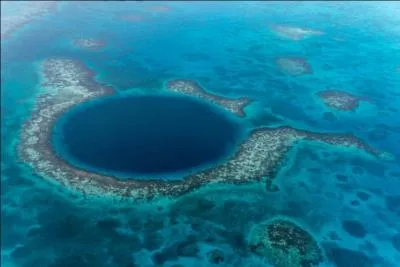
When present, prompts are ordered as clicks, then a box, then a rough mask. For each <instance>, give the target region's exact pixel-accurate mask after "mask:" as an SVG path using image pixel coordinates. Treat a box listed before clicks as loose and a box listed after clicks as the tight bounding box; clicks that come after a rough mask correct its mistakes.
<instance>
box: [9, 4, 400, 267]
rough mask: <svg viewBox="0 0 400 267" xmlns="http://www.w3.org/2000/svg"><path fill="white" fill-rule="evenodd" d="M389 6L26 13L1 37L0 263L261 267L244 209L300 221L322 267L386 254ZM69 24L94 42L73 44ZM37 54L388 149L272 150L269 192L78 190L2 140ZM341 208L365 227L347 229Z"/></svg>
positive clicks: (29, 98) (393, 123)
mask: <svg viewBox="0 0 400 267" xmlns="http://www.w3.org/2000/svg"><path fill="white" fill-rule="evenodd" d="M10 10H13V9H10ZM399 11H400V8H399V4H398V3H395V2H392V3H389V2H382V3H379V2H352V3H344V2H326V3H322V2H291V3H289V2H287V3H284V2H282V3H280V2H249V3H245V2H196V3H186V2H143V1H137V2H136V1H135V2H131V1H123V2H112V3H107V2H101V3H100V2H96V3H91V2H70V3H66V2H64V3H62V4H60V5H59V6H58V9H57V11H54V13H52V14H50V15H47V16H43V17H42V18H40V19H37V20H34V21H32V23H31V24H29V25H27V27H25V28H23V29H20V30H19V31H17V32H15V36H14V38H11V39H10V40H7V41H2V43H1V48H2V51H1V89H2V90H1V136H2V140H1V141H2V146H1V193H2V194H1V205H2V216H1V223H2V228H1V231H2V232H1V239H2V250H1V253H2V266H24V267H25V266H26V267H28V266H52V267H55V266H124V267H127V266H157V264H159V266H173V265H174V264H181V265H182V266H268V265H267V263H266V261H265V260H264V259H262V258H259V257H257V256H256V255H254V254H252V253H250V252H249V249H248V247H247V246H246V240H247V238H248V234H249V233H250V230H251V228H252V227H253V226H254V224H256V223H259V222H262V221H264V220H267V219H270V218H272V217H274V216H278V215H279V216H287V217H289V218H292V219H294V220H296V221H297V222H298V223H299V224H301V225H303V226H304V227H305V228H306V229H308V230H309V231H310V232H312V234H313V235H314V236H315V237H316V238H317V240H318V242H319V243H320V244H321V247H322V248H323V251H324V253H325V254H326V258H327V259H326V261H325V262H324V263H322V264H321V266H339V267H347V266H348V267H351V266H399V264H398V263H399V262H400V251H399V250H400V248H398V247H397V250H396V244H397V246H400V244H399V243H400V241H396V240H398V239H400V237H398V235H399V232H400V223H399V221H400V161H399V158H400V108H399V107H400V72H399V69H398V68H399V67H400V19H399V18H400V16H398V14H399ZM13 12H14V11H13ZM124 16H125V17H126V16H131V17H132V16H136V17H135V18H136V19H135V20H136V21H127V20H126V19H124ZM275 24H279V25H289V26H295V27H307V28H312V29H315V30H318V31H322V32H323V33H324V34H323V35H318V36H313V37H310V38H307V39H304V40H299V41H292V40H289V39H285V38H282V37H281V36H278V35H276V34H275V33H273V32H272V31H271V27H272V26H273V25H275ZM76 38H95V39H101V40H103V41H105V43H106V46H105V48H104V49H103V50H99V51H86V50H81V49H78V48H77V47H75V46H74V45H73V40H74V39H76ZM279 56H299V57H303V58H305V59H307V60H308V62H309V63H310V65H311V66H312V69H313V74H310V75H303V76H298V77H292V76H288V75H285V74H284V73H282V72H281V71H280V70H279V69H278V68H277V66H276V65H275V63H274V59H275V58H276V57H279ZM52 57H66V58H74V59H78V60H81V61H82V62H83V63H84V64H86V65H87V66H89V68H90V69H91V70H92V71H93V72H94V73H95V74H96V79H97V80H98V81H99V82H102V83H106V84H110V85H112V86H113V87H114V88H115V89H116V90H117V91H118V92H119V93H130V92H132V93H136V92H140V93H146V92H151V93H157V92H159V91H161V90H162V86H163V83H164V82H165V80H167V79H173V78H184V79H193V80H196V81H198V82H199V83H200V84H201V85H202V86H204V87H205V88H206V89H207V90H209V91H211V92H215V93H217V94H221V95H226V96H230V97H236V96H247V97H250V98H252V99H255V100H256V103H254V104H253V105H252V106H251V107H249V119H248V120H249V121H250V122H249V123H248V124H249V125H248V127H260V126H273V125H289V126H292V127H297V128H301V129H307V130H312V131H318V132H338V133H339V132H340V133H352V134H354V135H356V136H357V137H360V138H361V139H363V140H364V141H366V142H367V143H368V144H370V145H371V146H373V147H375V148H377V149H381V150H384V151H388V152H390V153H392V154H394V155H395V157H396V159H395V160H393V161H386V160H380V159H376V158H373V157H371V156H368V155H365V153H361V152H359V151H356V150H354V149H345V148H340V147H332V146H327V145H322V144H318V143H309V142H304V143H300V144H299V145H298V146H296V147H295V148H294V149H292V150H291V151H290V152H289V153H288V155H287V157H286V159H285V161H284V162H283V165H282V168H281V170H280V171H279V173H278V177H277V179H276V181H277V185H278V186H279V188H280V191H279V192H276V193H268V192H266V190H265V185H263V184H254V185H248V186H227V185H221V186H218V187H206V188H203V189H201V190H198V191H196V192H194V193H192V194H189V195H186V196H184V197H181V198H179V199H177V200H174V201H171V200H164V199H162V200H159V201H157V202H156V203H150V204H132V203H120V202H117V201H115V202H114V201H111V200H101V199H100V200H98V199H97V200H93V199H90V198H86V197H84V196H81V195H78V194H75V193H71V192H69V191H67V190H65V189H63V188H60V187H58V186H55V185H53V184H49V183H47V182H46V181H44V180H43V179H41V177H38V176H37V175H36V174H35V173H33V172H32V170H31V169H30V168H28V167H27V166H26V165H25V164H24V163H23V162H21V161H20V159H19V158H18V155H17V154H16V145H17V144H18V139H19V131H20V129H21V126H22V125H23V123H24V122H25V121H26V120H27V119H28V118H29V114H30V113H31V112H32V105H33V103H34V100H35V97H36V95H37V93H38V91H39V89H40V88H39V87H38V86H39V85H38V82H39V76H38V72H37V69H38V64H39V63H40V62H41V61H42V60H44V59H47V58H52ZM327 88H337V89H341V90H344V91H347V92H350V93H353V94H355V95H360V96H367V97H368V98H369V99H370V100H371V103H366V102H362V103H361V105H360V106H359V108H358V109H357V110H356V111H353V112H344V111H336V110H333V109H330V108H328V107H326V106H325V105H324V104H323V103H322V102H321V100H320V99H319V98H318V97H317V96H316V93H317V92H319V91H321V90H324V89H327ZM327 112H331V113H332V114H331V115H333V116H334V118H335V119H334V120H327V119H324V117H325V116H324V113H327ZM360 192H364V193H367V194H368V195H369V198H368V199H367V200H362V199H360ZM346 220H353V221H357V222H359V223H360V224H361V225H362V226H363V228H364V229H365V231H366V234H365V237H363V238H357V237H354V236H352V235H350V234H349V233H348V232H346V230H345V229H344V227H342V225H343V222H344V221H346ZM335 235H336V238H333V237H334V236H335ZM396 237H398V238H397V239H396ZM396 242H397V243H396ZM215 248H218V249H220V250H221V251H223V253H224V261H223V262H222V263H220V264H219V265H215V264H214V265H213V264H211V263H210V262H209V256H208V253H209V251H210V250H212V249H215ZM332 248H336V250H335V249H332ZM337 248H341V250H340V249H337ZM343 251H345V252H343ZM366 257H368V258H366ZM365 259H367V261H365ZM369 264H370V265H369Z"/></svg>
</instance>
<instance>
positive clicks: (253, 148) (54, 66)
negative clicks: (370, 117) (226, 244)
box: [18, 59, 384, 199]
mask: <svg viewBox="0 0 400 267" xmlns="http://www.w3.org/2000/svg"><path fill="white" fill-rule="evenodd" d="M40 90H41V91H40V92H39V94H38V98H37V102H36V104H35V106H34V110H33V112H32V115H31V117H30V119H29V120H28V121H27V122H26V124H25V125H24V126H23V128H22V131H21V139H20V143H19V146H18V149H19V154H20V156H21V158H22V159H23V160H24V161H25V162H26V163H28V164H29V165H30V166H32V167H33V169H34V170H35V171H36V172H37V173H39V174H40V175H42V176H43V177H45V178H47V179H49V180H51V181H56V182H58V183H61V184H63V185H65V186H67V187H68V188H71V189H74V190H77V191H80V192H83V193H85V194H89V195H101V196H107V195H110V196H113V197H127V198H134V199H150V198H153V197H156V196H160V195H161V196H179V195H182V194H184V193H187V192H190V191H192V190H194V189H197V188H199V187H201V186H202V185H205V184H210V183H233V184H242V183H250V182H257V181H263V182H265V183H266V184H267V189H268V190H270V191H275V190H277V188H276V187H275V186H274V185H273V180H274V178H275V173H276V171H277V170H278V169H279V166H280V163H281V161H282V160H283V159H284V157H285V153H286V152H287V151H288V150H289V149H290V148H291V147H292V146H293V145H294V144H295V143H296V142H297V141H300V140H310V141H318V142H324V143H327V144H332V145H338V146H344V147H354V148H358V149H361V150H363V151H366V152H367V153H369V154H371V155H373V156H377V157H380V156H382V155H384V154H382V153H380V152H379V151H378V150H375V149H374V148H372V147H370V146H369V145H367V144H366V143H364V142H362V141H361V140H360V139H358V138H356V137H354V136H352V135H341V134H329V133H315V132H310V131H306V130H299V129H294V128H291V127H277V128H258V129H254V130H252V131H251V132H250V133H249V134H248V136H247V138H246V140H244V141H243V142H242V143H241V144H240V145H239V146H238V147H237V149H236V151H235V153H234V154H232V155H231V156H230V157H229V158H228V159H227V160H226V161H225V162H223V163H221V164H219V165H216V166H214V167H209V168H208V169H206V170H203V171H199V172H197V173H194V174H187V175H185V176H183V177H181V179H180V180H173V181H171V180H169V181H168V180H163V179H160V178H157V179H148V178H146V179H143V177H131V178H130V179H125V180H119V179H117V178H116V177H113V176H106V175H100V174H97V173H92V172H89V171H86V170H83V169H79V168H76V167H74V166H71V165H69V164H68V163H67V162H66V161H64V160H63V159H61V158H60V157H59V156H58V155H57V154H56V153H54V151H53V148H52V144H51V140H50V139H51V132H52V128H53V125H54V123H55V121H56V120H57V119H58V118H59V116H60V115H61V114H63V113H64V112H66V111H68V110H69V109H70V108H71V107H73V106H75V105H77V104H81V103H83V102H85V101H87V100H89V99H93V98H96V97H100V96H106V95H108V94H112V93H113V89H112V88H110V87H106V86H103V85H100V84H98V83H96V82H95V81H94V80H93V75H92V73H91V72H90V71H89V70H88V69H87V68H85V67H84V66H83V65H82V64H81V63H80V62H78V61H74V60H69V59H49V60H45V61H44V62H43V63H42V82H41V87H40ZM166 90H168V91H170V92H177V93H182V94H186V95H190V96H192V97H198V98H202V99H203V100H208V101H210V102H211V103H214V104H216V105H218V106H220V107H222V108H224V109H226V110H228V111H230V112H232V113H233V114H236V115H237V116H244V111H243V109H244V107H245V106H246V104H247V103H248V100H247V99H246V98H240V99H227V98H224V97H221V96H216V95H214V94H212V93H210V92H206V91H205V90H204V89H202V88H201V87H199V86H198V85H197V84H196V83H194V82H189V81H182V80H177V81H170V82H168V84H167V86H166Z"/></svg>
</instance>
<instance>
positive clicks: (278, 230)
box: [249, 218, 323, 267]
mask: <svg viewBox="0 0 400 267" xmlns="http://www.w3.org/2000/svg"><path fill="white" fill-rule="evenodd" d="M249 248H250V250H251V251H252V252H254V253H256V254H257V255H259V256H262V257H265V258H266V259H267V261H269V263H270V264H272V265H273V266H275V267H280V266H282V267H295V266H317V265H318V264H319V263H321V262H322V260H323V256H322V251H321V248H320V247H319V245H318V243H317V241H316V240H315V238H314V237H313V236H312V235H311V234H310V233H309V232H307V231H306V230H305V229H303V228H302V227H301V226H299V225H297V224H296V223H294V222H292V221H289V220H287V219H281V218H278V219H272V220H270V221H267V222H263V223H261V224H259V225H257V226H256V227H255V228H254V229H253V231H252V232H251V235H250V240H249Z"/></svg>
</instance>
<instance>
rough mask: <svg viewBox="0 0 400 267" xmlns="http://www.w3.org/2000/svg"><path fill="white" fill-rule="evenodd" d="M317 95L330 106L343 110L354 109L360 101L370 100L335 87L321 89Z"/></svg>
mask: <svg viewBox="0 0 400 267" xmlns="http://www.w3.org/2000/svg"><path fill="white" fill-rule="evenodd" d="M317 95H318V97H319V98H320V99H321V100H322V101H323V102H324V103H325V105H327V106H328V107H331V108H334V109H337V110H343V111H354V110H356V109H357V107H358V105H359V102H360V101H369V100H368V98H366V97H362V96H355V95H352V94H350V93H347V92H344V91H340V90H335V89H328V90H325V91H321V92H318V93H317Z"/></svg>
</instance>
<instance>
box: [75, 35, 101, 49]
mask: <svg viewBox="0 0 400 267" xmlns="http://www.w3.org/2000/svg"><path fill="white" fill-rule="evenodd" d="M74 45H75V46H76V47H78V48H81V49H86V50H100V49H102V48H104V47H105V45H106V44H105V42H104V41H102V40H97V39H94V38H80V39H76V40H74Z"/></svg>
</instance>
